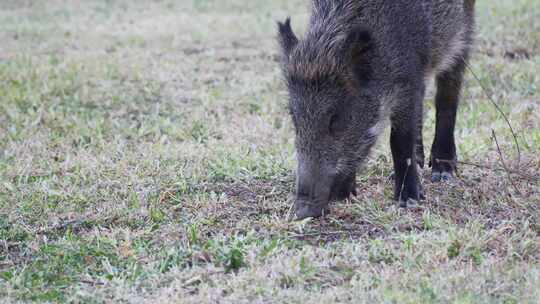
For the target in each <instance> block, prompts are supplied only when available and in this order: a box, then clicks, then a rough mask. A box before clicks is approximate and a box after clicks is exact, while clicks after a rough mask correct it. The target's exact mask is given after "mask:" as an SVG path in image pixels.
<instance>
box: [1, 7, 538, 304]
mask: <svg viewBox="0 0 540 304" xmlns="http://www.w3.org/2000/svg"><path fill="white" fill-rule="evenodd" d="M306 3H307V2H306V1H300V0H295V1H285V0H280V1H259V0H257V1H241V0H228V1H217V0H213V1H210V0H206V1H140V0H137V1H104V0H92V1H73V2H65V1H59V0H58V1H57V0H54V1H47V3H46V4H45V2H43V3H42V2H36V1H14V0H10V1H3V2H2V3H0V40H1V41H2V44H1V45H0V299H1V301H0V302H7V303H15V302H32V301H36V302H76V303H78V302H84V303H87V302H88V303H102V302H114V303H117V302H128V303H139V302H149V303H154V302H178V303H194V302H195V303H196V302H201V303H215V302H219V303H246V302H257V303H259V302H261V303H274V302H276V303H306V302H307V303H309V302H316V303H319V302H321V303H333V302H350V303H359V302H360V303H378V302H385V303H537V301H538V299H539V298H540V263H539V262H540V254H539V252H540V236H539V234H540V212H539V211H538V207H539V204H540V190H539V189H540V183H539V182H538V180H531V179H526V178H523V177H522V176H520V175H517V174H513V175H511V179H509V178H508V176H507V174H506V173H505V172H504V171H500V169H502V164H501V162H500V156H499V153H498V151H497V147H496V145H495V143H494V140H493V138H492V130H493V131H494V132H495V133H496V135H497V139H498V141H499V144H500V148H501V152H502V154H503V155H504V156H505V162H506V164H507V166H509V167H510V168H511V169H513V170H517V171H519V172H522V173H523V174H528V175H531V176H538V172H539V171H540V155H539V153H538V152H539V151H540V90H539V86H540V78H539V76H538V71H539V69H540V55H539V54H540V52H539V51H540V36H539V33H540V21H539V20H540V5H539V4H538V3H537V1H533V0H519V1H510V0H501V1H492V2H489V3H488V2H485V1H484V2H482V1H481V2H479V3H478V10H477V12H478V35H477V43H476V48H475V53H474V55H473V58H472V60H471V66H472V69H473V70H474V71H475V73H476V74H477V76H478V77H479V79H480V81H481V83H482V85H483V86H485V87H486V88H487V90H488V93H489V94H490V95H492V96H493V98H494V99H495V100H497V102H498V103H499V104H500V106H501V108H502V110H503V111H504V112H505V113H506V114H507V115H508V117H509V119H510V121H511V122H512V125H513V127H514V129H515V130H516V132H517V134H518V142H519V144H520V147H521V155H520V162H519V163H518V155H517V153H516V150H515V147H514V144H513V141H514V140H513V137H512V135H511V133H510V132H509V130H508V127H507V126H506V123H505V121H504V120H503V119H502V117H501V115H500V113H498V112H497V111H496V110H495V108H494V107H493V106H492V105H491V104H490V102H489V100H488V97H487V96H486V93H485V92H484V91H483V90H482V88H481V86H480V83H479V82H478V81H477V80H475V79H474V78H473V77H472V76H471V75H470V73H469V74H468V76H467V79H466V85H465V89H464V93H463V102H462V106H461V108H460V113H459V117H458V127H457V131H456V136H457V142H458V151H459V157H460V160H463V161H466V162H472V163H476V164H480V165H482V167H481V168H476V167H472V166H464V165H462V166H461V167H460V171H459V172H460V175H459V179H457V180H455V181H453V182H451V183H447V184H432V183H431V182H430V181H429V170H425V171H424V172H423V184H424V187H425V190H426V194H427V200H426V202H425V203H424V204H422V205H420V206H419V207H418V208H413V209H408V210H401V209H399V208H396V206H395V205H394V204H393V203H392V201H391V199H390V198H391V193H390V192H391V185H390V183H389V182H388V179H387V176H388V175H389V173H390V171H391V159H390V153H389V148H388V145H387V137H388V134H386V135H385V136H384V138H383V139H381V141H380V143H379V145H377V146H376V147H375V149H374V151H373V153H372V155H371V156H370V158H369V160H368V162H367V164H366V167H365V168H364V170H363V172H362V174H361V175H360V176H359V177H358V182H359V183H360V186H361V191H360V194H359V196H358V197H357V198H355V199H353V200H349V201H346V202H341V203H338V204H334V205H333V206H332V214H331V215H330V216H328V217H326V218H324V219H320V220H319V219H317V220H305V221H301V222H291V221H289V220H288V214H289V212H290V205H291V201H292V192H293V189H294V167H295V157H294V146H293V133H294V131H293V129H292V125H291V122H290V120H289V117H288V114H287V111H286V106H285V105H286V93H285V90H284V86H283V84H282V83H281V76H280V71H279V66H278V62H277V45H276V42H275V21H276V20H281V19H284V18H285V17H286V16H287V15H289V14H290V15H292V16H293V25H294V27H295V28H296V29H297V30H298V31H302V29H304V28H305V24H306V22H307V17H308V7H307V5H306ZM427 99H428V100H427V102H426V119H425V121H426V126H425V134H424V136H425V141H426V143H429V142H430V141H431V140H432V137H433V129H434V109H433V105H432V104H433V102H432V99H433V90H430V92H429V93H428V98H427Z"/></svg>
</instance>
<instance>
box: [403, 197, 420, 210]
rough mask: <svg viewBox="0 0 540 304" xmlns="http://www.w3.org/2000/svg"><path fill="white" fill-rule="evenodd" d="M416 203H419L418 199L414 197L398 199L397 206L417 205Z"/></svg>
mask: <svg viewBox="0 0 540 304" xmlns="http://www.w3.org/2000/svg"><path fill="white" fill-rule="evenodd" d="M418 203H419V201H417V200H415V199H411V198H410V199H408V200H406V201H404V200H400V201H399V207H400V208H407V207H414V206H418Z"/></svg>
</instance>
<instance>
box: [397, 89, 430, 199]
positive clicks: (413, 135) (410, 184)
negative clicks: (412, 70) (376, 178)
mask: <svg viewBox="0 0 540 304" xmlns="http://www.w3.org/2000/svg"><path fill="white" fill-rule="evenodd" d="M407 91H408V93H407V94H406V95H409V94H411V95H412V96H409V97H407V96H402V98H403V97H404V98H406V99H404V100H402V101H403V102H402V103H400V105H399V106H398V108H396V109H395V110H394V113H393V114H392V116H391V121H392V129H391V132H390V148H391V150H392V159H393V161H394V200H396V201H399V204H400V206H401V207H406V206H407V203H410V202H415V201H418V200H420V199H421V198H422V189H421V186H420V181H419V178H418V170H417V165H416V164H417V153H418V150H417V146H418V141H417V140H418V136H419V134H418V133H419V131H420V130H419V129H418V120H419V115H421V113H419V110H420V108H419V107H418V105H419V104H421V103H422V100H423V98H424V86H423V85H419V86H418V87H417V89H414V90H407Z"/></svg>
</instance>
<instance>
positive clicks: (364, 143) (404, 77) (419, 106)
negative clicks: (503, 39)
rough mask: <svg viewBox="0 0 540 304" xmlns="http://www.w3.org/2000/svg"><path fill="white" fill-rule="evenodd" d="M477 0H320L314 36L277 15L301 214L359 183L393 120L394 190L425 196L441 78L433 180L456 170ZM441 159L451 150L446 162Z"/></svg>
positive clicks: (324, 208) (315, 2) (401, 195)
mask: <svg viewBox="0 0 540 304" xmlns="http://www.w3.org/2000/svg"><path fill="white" fill-rule="evenodd" d="M474 2H475V1H474V0H312V9H311V18H310V20H309V25H308V29H307V32H306V33H305V36H304V37H303V38H302V39H299V38H297V36H296V35H295V34H294V33H293V31H292V29H291V22H290V18H288V19H287V20H286V21H285V22H279V23H278V31H279V33H278V38H279V43H280V46H281V53H282V56H281V58H282V59H281V66H282V71H283V75H284V79H285V83H286V85H287V88H288V93H289V109H290V114H291V117H292V121H293V124H294V128H295V135H296V138H295V146H296V152H297V160H298V168H297V182H296V202H295V212H296V217H297V218H298V219H302V218H305V217H318V216H321V215H323V214H324V213H326V212H328V210H329V209H328V205H329V202H331V201H334V200H341V199H344V198H347V197H348V196H349V195H351V194H354V193H355V191H356V173H357V170H358V169H359V168H360V167H361V165H362V162H363V161H364V160H365V158H366V157H367V156H368V153H369V151H370V148H371V147H372V146H373V144H374V143H375V142H376V140H377V138H378V136H379V134H380V133H381V131H382V130H383V128H384V127H385V125H386V123H385V122H389V123H388V124H389V125H390V126H391V132H390V133H391V135H390V147H391V150H392V158H393V164H394V183H395V184H394V196H393V198H394V200H396V201H397V202H399V205H400V206H402V207H406V206H407V204H408V203H411V202H415V201H418V200H420V199H421V198H422V197H423V194H422V187H421V184H420V179H419V176H418V168H417V164H418V165H420V166H422V167H423V165H424V152H423V150H424V149H423V143H422V135H421V134H422V116H423V99H424V92H425V90H426V84H427V83H428V80H429V79H430V77H435V80H436V81H435V82H436V86H437V94H436V97H435V103H436V132H435V139H434V142H433V145H432V148H431V157H430V165H431V167H432V175H431V176H432V180H433V181H435V182H437V181H441V180H447V179H450V178H451V177H452V176H453V172H454V170H455V168H454V167H453V165H452V161H454V160H456V146H455V141H454V126H455V119H456V110H457V108H458V103H459V99H460V90H461V85H462V79H463V74H464V70H465V67H466V64H467V59H468V56H469V52H470V49H471V45H472V40H473V38H472V37H473V29H474ZM438 160H447V161H449V162H447V161H443V162H439V161H438Z"/></svg>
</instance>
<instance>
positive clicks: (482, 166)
mask: <svg viewBox="0 0 540 304" xmlns="http://www.w3.org/2000/svg"><path fill="white" fill-rule="evenodd" d="M436 160H437V162H439V163H447V164H451V165H465V166H472V167H477V168H482V169H487V170H491V171H503V172H509V173H512V174H515V175H517V176H519V177H521V178H523V179H526V180H531V181H540V176H534V175H529V174H526V173H523V172H519V171H516V170H505V169H500V168H493V167H491V166H488V165H482V164H477V163H472V162H466V161H455V160H446V159H438V158H437V159H436Z"/></svg>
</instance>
